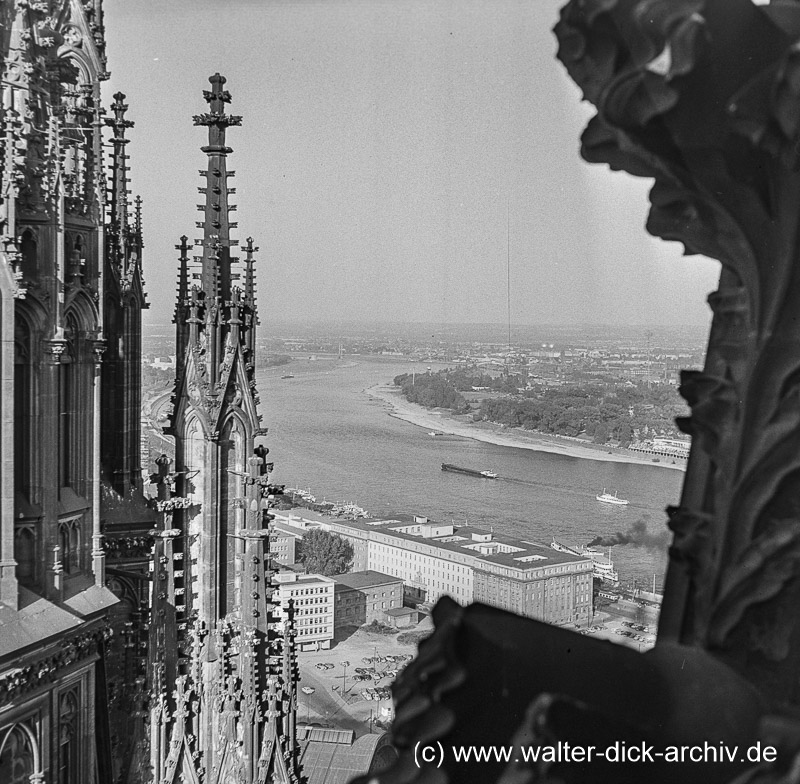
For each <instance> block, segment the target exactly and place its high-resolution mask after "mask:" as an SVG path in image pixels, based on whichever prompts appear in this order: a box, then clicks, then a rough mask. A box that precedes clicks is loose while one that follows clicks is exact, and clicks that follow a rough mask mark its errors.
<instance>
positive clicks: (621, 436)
mask: <svg viewBox="0 0 800 784" xmlns="http://www.w3.org/2000/svg"><path fill="white" fill-rule="evenodd" d="M394 383H395V384H396V385H397V386H399V387H400V388H401V389H402V391H403V395H404V396H405V397H406V398H407V399H408V400H410V401H411V402H413V403H419V404H420V405H423V406H427V407H429V408H432V407H439V408H449V409H451V410H453V411H456V412H459V413H465V412H467V411H468V410H470V406H469V404H468V403H467V402H466V400H465V399H464V397H463V395H461V392H460V391H459V390H463V391H466V390H471V389H474V388H476V387H480V388H488V389H491V390H493V391H497V392H501V393H504V396H503V397H497V398H485V399H483V400H481V402H480V404H479V405H478V407H477V410H476V411H475V413H474V418H475V420H476V421H488V422H496V423H498V424H502V425H506V426H507V427H522V428H525V429H526V430H536V431H538V432H541V433H548V434H553V435H563V436H572V437H576V436H579V435H585V436H588V437H589V438H591V439H592V440H593V441H594V442H595V443H598V444H605V443H607V442H609V441H613V442H618V443H619V444H620V445H621V446H628V445H629V444H630V443H631V442H632V441H634V440H637V439H638V440H643V439H647V438H653V437H654V436H658V435H666V436H677V435H679V433H678V429H677V427H676V426H675V417H678V416H686V414H687V413H688V409H687V407H686V405H685V404H684V403H683V401H682V400H681V399H680V398H679V397H678V394H677V391H676V390H675V387H673V386H670V385H667V384H654V385H651V386H648V385H647V383H646V382H639V383H630V382H628V383H625V384H619V383H611V384H609V383H605V384H604V383H582V384H570V385H564V386H558V387H548V388H545V389H522V387H523V383H524V380H523V379H522V377H521V376H514V375H507V376H500V377H496V378H493V377H491V376H489V375H488V374H482V373H470V372H469V371H466V370H465V369H463V368H459V369H457V370H443V371H439V372H438V373H422V374H418V375H416V377H412V375H409V374H403V375H401V376H397V377H396V378H395V380H394Z"/></svg>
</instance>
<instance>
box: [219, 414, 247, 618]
mask: <svg viewBox="0 0 800 784" xmlns="http://www.w3.org/2000/svg"><path fill="white" fill-rule="evenodd" d="M219 443H220V465H221V467H222V471H223V473H222V476H223V477H224V478H223V480H222V483H221V486H220V499H219V508H220V510H221V515H220V564H221V570H220V571H221V575H220V577H221V580H220V589H221V591H222V592H223V600H222V601H221V602H220V606H221V607H222V608H224V611H225V612H226V613H229V612H232V611H233V610H234V608H235V607H236V606H237V601H238V597H237V595H236V593H237V588H236V558H237V555H238V556H241V541H240V540H239V539H237V538H236V537H235V535H236V534H237V533H238V531H239V529H240V528H241V527H242V522H243V519H242V507H241V504H239V503H236V499H239V498H241V497H242V496H243V495H244V492H243V490H242V478H241V477H242V473H243V472H244V428H243V427H242V423H241V421H240V420H239V419H238V418H237V417H231V418H230V419H228V421H227V422H226V423H225V426H224V427H223V429H222V437H221V438H220V441H219Z"/></svg>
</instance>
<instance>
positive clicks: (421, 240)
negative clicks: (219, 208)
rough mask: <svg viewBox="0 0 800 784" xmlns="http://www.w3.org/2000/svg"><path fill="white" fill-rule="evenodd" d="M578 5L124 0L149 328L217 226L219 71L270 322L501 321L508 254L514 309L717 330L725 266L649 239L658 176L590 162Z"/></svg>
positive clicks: (121, 60) (115, 75)
mask: <svg viewBox="0 0 800 784" xmlns="http://www.w3.org/2000/svg"><path fill="white" fill-rule="evenodd" d="M561 4H562V2H561V0H558V1H556V0H537V2H535V3H532V2H526V1H524V0H519V2H517V1H511V0H496V2H491V3H489V2H485V1H482V2H474V1H471V0H453V1H452V2H451V1H449V0H426V1H423V0H360V1H358V0H327V1H326V2H315V1H314V0H297V1H296V2H271V1H270V0H264V2H258V1H256V0H228V2H226V3H225V6H224V11H223V12H221V11H220V6H219V4H218V3H212V2H211V0H193V2H189V1H188V0H172V1H171V2H170V3H169V4H164V3H161V2H158V3H157V2H156V1H155V0H136V2H131V0H108V2H107V3H106V6H105V7H106V19H107V23H108V38H109V53H110V61H109V68H110V71H111V74H112V76H111V80H110V81H109V82H108V83H107V84H106V88H107V91H106V96H105V98H106V101H108V100H109V99H110V96H111V95H112V94H113V93H114V92H116V91H122V92H124V93H125V94H126V95H127V103H128V104H129V105H130V111H129V117H130V119H132V120H134V122H135V123H136V127H135V128H133V129H132V130H131V132H130V134H129V136H130V138H131V140H132V141H131V143H130V145H129V146H128V153H129V154H130V156H131V166H132V189H133V192H134V194H136V193H140V194H141V195H142V197H143V199H144V208H143V213H144V231H145V243H146V248H145V256H144V260H145V267H144V269H145V278H146V285H147V292H148V298H149V300H150V302H151V309H150V311H149V312H147V314H146V318H147V321H148V322H150V323H153V324H157V323H164V322H167V321H169V319H170V317H171V314H172V309H173V307H174V295H175V280H176V271H177V253H176V251H175V249H174V245H175V244H176V243H177V242H178V241H179V238H180V236H181V235H183V234H186V235H187V236H188V237H189V238H190V240H192V239H194V238H195V237H197V236H199V234H198V232H197V230H196V229H195V228H194V226H195V221H196V220H197V219H198V216H199V213H197V212H196V211H195V205H196V204H198V203H200V201H201V198H200V197H199V196H198V194H197V191H196V188H197V187H198V186H199V185H201V184H202V183H201V178H200V177H199V175H198V170H199V169H201V168H203V165H204V158H205V156H204V155H203V153H202V152H201V151H200V146H201V145H202V144H203V143H204V137H203V133H202V130H200V129H196V128H194V127H193V125H192V119H191V118H192V115H193V114H198V113H201V112H203V111H204V110H205V109H206V104H205V102H204V101H203V99H202V90H204V89H208V82H207V79H208V76H210V75H211V74H213V73H214V72H216V71H219V72H220V73H222V74H223V75H225V76H226V77H227V78H228V83H227V85H226V87H227V88H228V89H229V90H230V92H231V93H232V95H233V102H232V104H231V106H230V108H229V111H230V112H231V113H232V114H241V115H243V117H244V121H243V126H242V127H241V128H234V129H232V130H231V132H230V133H229V143H230V146H231V147H233V149H234V150H235V152H234V153H233V155H232V156H231V157H230V159H229V164H230V168H232V169H235V170H236V171H237V177H236V178H235V181H234V183H233V184H234V187H236V189H237V195H236V197H235V201H236V203H237V204H238V212H237V213H235V214H234V217H235V219H237V220H238V223H239V227H240V228H239V229H238V231H237V233H236V236H237V237H239V238H240V239H241V240H244V239H245V238H246V237H248V236H253V237H254V239H255V241H256V244H257V245H258V246H259V247H260V253H259V254H258V259H259V265H260V267H259V309H260V315H261V319H262V322H264V323H267V324H268V323H270V322H274V321H278V320H279V321H307V320H313V321H315V322H327V323H334V324H335V323H337V322H341V323H348V322H354V321H355V322H359V321H364V322H375V321H381V320H385V321H392V322H398V321H399V322H428V323H438V324H454V323H455V324H457V323H481V324H485V323H494V324H504V323H506V320H507V278H506V272H507V253H508V255H509V256H510V270H511V286H510V290H511V321H512V324H516V325H526V324H548V323H549V324H554V325H558V324H570V323H574V324H580V323H585V324H612V325H631V326H635V325H649V324H653V325H681V324H686V325H695V324H696V325H704V324H708V322H709V320H710V311H709V309H708V306H707V305H706V303H705V298H706V296H707V294H708V293H709V292H710V291H712V290H713V289H714V288H716V279H717V277H718V270H719V265H718V264H717V263H716V262H712V261H709V260H707V259H703V258H701V257H689V258H683V257H682V256H681V246H680V245H678V244H677V243H664V242H662V241H660V240H656V239H654V238H652V237H650V236H649V235H647V234H646V232H645V230H644V222H645V218H646V213H647V208H648V203H647V198H646V193H647V190H648V189H649V187H650V183H649V182H648V181H644V180H635V179H633V178H631V177H629V176H627V175H624V174H620V173H611V172H609V171H608V168H607V167H605V166H597V165H590V164H587V163H585V162H584V161H582V160H581V159H580V157H579V153H578V149H579V136H580V133H581V131H582V129H583V127H584V126H585V124H586V121H587V119H588V118H589V117H590V116H591V113H592V110H591V107H588V106H586V105H581V104H580V103H579V94H578V91H577V89H576V88H575V87H574V85H572V84H571V82H570V81H569V80H568V78H567V76H566V74H565V73H564V71H563V68H562V66H561V65H560V64H559V63H557V62H556V60H555V57H554V54H555V48H556V43H555V38H554V36H553V35H552V33H551V32H550V30H551V28H552V26H553V24H554V23H555V21H556V19H557V15H558V8H559V6H560V5H561ZM507 228H508V234H507ZM509 241H510V242H509ZM507 242H508V245H507Z"/></svg>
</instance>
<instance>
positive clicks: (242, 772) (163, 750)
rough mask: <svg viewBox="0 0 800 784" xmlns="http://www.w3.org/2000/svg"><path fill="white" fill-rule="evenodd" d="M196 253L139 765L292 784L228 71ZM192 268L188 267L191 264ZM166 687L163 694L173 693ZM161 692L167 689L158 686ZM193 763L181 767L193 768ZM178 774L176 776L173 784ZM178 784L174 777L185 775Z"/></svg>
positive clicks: (288, 670)
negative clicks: (145, 745)
mask: <svg viewBox="0 0 800 784" xmlns="http://www.w3.org/2000/svg"><path fill="white" fill-rule="evenodd" d="M210 81H211V88H212V89H211V90H209V91H206V92H205V98H206V100H207V101H208V103H209V108H210V111H209V112H208V113H206V114H202V115H198V116H197V117H195V118H194V122H195V124H196V125H204V126H207V127H208V144H207V145H206V146H204V147H203V148H202V149H203V152H205V153H206V155H207V156H208V164H207V165H208V169H207V170H204V171H203V172H201V173H202V174H203V176H205V178H206V185H205V187H204V188H201V189H200V192H201V193H202V194H204V195H205V197H206V198H205V203H204V204H201V205H198V206H199V209H200V210H202V211H203V213H204V220H203V221H201V222H199V223H198V227H199V228H202V229H203V236H202V238H201V239H198V240H195V245H196V246H200V248H201V253H202V255H199V256H194V258H193V259H192V260H190V256H189V253H190V248H191V245H190V243H189V241H188V239H187V238H186V237H185V236H184V237H182V238H181V241H180V244H179V245H176V249H177V250H178V252H179V254H180V256H179V258H180V265H179V272H178V291H177V295H178V296H177V303H176V308H175V322H176V335H177V342H176V355H177V369H176V381H175V395H174V397H173V411H172V416H171V425H170V428H169V431H168V432H170V433H172V434H173V435H174V438H175V466H174V470H170V466H169V464H168V461H167V460H166V459H165V460H162V461H161V464H159V472H158V474H155V475H154V479H153V481H154V482H156V483H157V484H158V485H159V498H158V502H157V508H158V511H159V512H161V514H162V519H161V523H160V526H159V529H158V531H157V532H156V535H155V548H154V563H153V573H154V575H155V579H154V583H153V591H154V600H153V608H154V615H153V622H152V624H151V627H150V642H151V649H152V651H153V659H152V661H151V673H152V683H153V684H154V692H153V700H152V703H151V704H152V711H151V755H152V758H151V762H152V765H153V770H154V772H155V781H158V782H167V783H168V784H174V783H175V782H176V781H177V780H187V781H189V780H191V781H195V780H200V781H213V782H223V781H237V782H243V784H251V783H252V784H255V783H256V782H259V784H263V783H264V782H272V783H273V784H294V783H295V782H301V781H303V778H302V775H301V773H300V770H299V763H298V760H297V745H296V740H295V737H294V732H295V713H296V709H297V693H296V687H297V671H296V661H295V654H294V646H293V636H294V627H293V621H292V620H291V618H290V621H289V623H288V625H287V626H285V627H284V626H283V625H282V624H281V621H280V613H279V612H278V608H277V606H276V589H275V587H274V586H273V580H272V578H273V564H272V555H271V552H270V540H271V526H270V519H271V516H270V514H269V511H268V509H269V505H270V499H271V498H272V497H273V496H274V495H275V494H277V493H280V492H281V491H282V488H281V487H278V486H276V485H273V484H272V483H271V480H270V473H271V471H272V463H270V462H267V459H266V456H267V454H268V452H269V450H268V449H267V448H266V447H265V446H264V445H263V444H261V443H259V444H258V445H256V439H257V438H259V439H260V438H261V437H262V436H263V435H264V434H265V433H266V430H265V429H264V428H262V427H261V426H260V421H259V414H258V411H257V403H258V398H257V396H256V389H255V387H256V384H255V358H254V349H255V338H254V328H255V321H256V317H255V307H256V305H255V280H254V267H253V264H254V259H253V254H254V253H255V251H256V250H257V248H255V247H254V246H253V242H252V240H248V243H247V247H246V249H245V250H246V254H247V256H246V260H245V269H244V273H245V274H244V281H243V286H244V289H242V288H240V287H239V286H235V285H233V282H234V281H235V280H237V278H238V277H239V275H237V274H235V273H233V272H232V271H231V266H232V264H234V263H236V261H238V260H237V259H235V258H234V257H231V255H230V248H231V246H233V245H235V244H236V241H235V240H232V239H231V236H230V232H231V229H233V228H235V227H236V224H234V223H231V222H230V221H229V220H228V213H229V212H230V211H231V210H232V209H233V207H232V205H231V204H230V202H229V197H230V195H231V194H232V193H233V189H232V188H228V185H227V182H228V177H229V176H230V175H231V174H232V172H228V171H227V162H226V159H227V156H228V154H229V153H230V152H231V149H230V147H227V146H226V142H225V132H226V129H227V128H228V126H229V125H239V124H240V123H241V118H240V117H234V116H231V115H227V114H225V104H226V103H228V102H229V101H230V93H228V92H227V91H226V90H224V89H223V85H224V84H225V79H224V78H223V77H222V76H220V75H219V74H215V75H214V76H212V77H211V79H210ZM198 265H199V269H198ZM173 686H174V687H175V688H174V691H172V690H171V689H172V687H173ZM165 690H166V691H165ZM189 771H191V773H190V772H189ZM176 777H178V778H176ZM181 777H182V778H181Z"/></svg>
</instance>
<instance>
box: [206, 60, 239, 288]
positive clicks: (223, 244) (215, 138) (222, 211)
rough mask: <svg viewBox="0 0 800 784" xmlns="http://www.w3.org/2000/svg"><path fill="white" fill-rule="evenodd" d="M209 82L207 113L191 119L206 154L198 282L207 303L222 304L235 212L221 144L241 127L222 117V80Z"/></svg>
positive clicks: (215, 77) (224, 97)
mask: <svg viewBox="0 0 800 784" xmlns="http://www.w3.org/2000/svg"><path fill="white" fill-rule="evenodd" d="M209 82H211V89H210V90H204V91H203V96H204V97H205V99H206V101H207V102H208V105H209V111H208V112H206V113H205V114H198V115H195V117H194V124H195V125H205V126H206V127H207V128H208V144H207V145H206V146H205V147H203V148H202V150H203V152H204V153H206V155H208V168H207V169H206V170H204V171H203V172H202V174H204V175H205V178H206V186H205V187H204V188H199V191H200V193H201V194H203V195H205V197H206V198H205V203H204V204H198V205H197V209H198V210H200V211H201V212H203V217H204V219H203V222H202V229H203V238H202V240H201V243H202V248H203V255H202V278H201V280H202V289H203V292H204V293H205V296H206V299H207V300H212V299H213V298H215V297H220V298H221V299H222V301H223V302H224V301H227V300H228V299H230V294H231V257H230V247H231V245H235V244H236V242H235V241H231V237H230V230H231V228H234V226H235V224H233V225H232V224H231V222H230V220H229V218H228V213H229V212H233V211H234V210H235V209H236V206H235V205H232V204H231V203H230V196H231V195H232V194H233V193H235V191H234V190H233V189H232V188H229V187H228V177H233V176H234V174H235V172H229V171H228V170H227V156H228V154H229V153H232V152H233V150H232V149H231V148H230V147H227V146H226V144H225V131H226V129H227V128H228V126H230V125H241V124H242V118H241V117H238V116H236V115H230V114H225V104H226V103H230V100H231V94H230V93H229V92H228V91H227V90H224V89H223V85H224V84H225V77H224V76H220V75H219V74H218V73H216V74H214V75H213V76H212V77H210V78H209ZM198 226H200V224H199V223H198Z"/></svg>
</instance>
